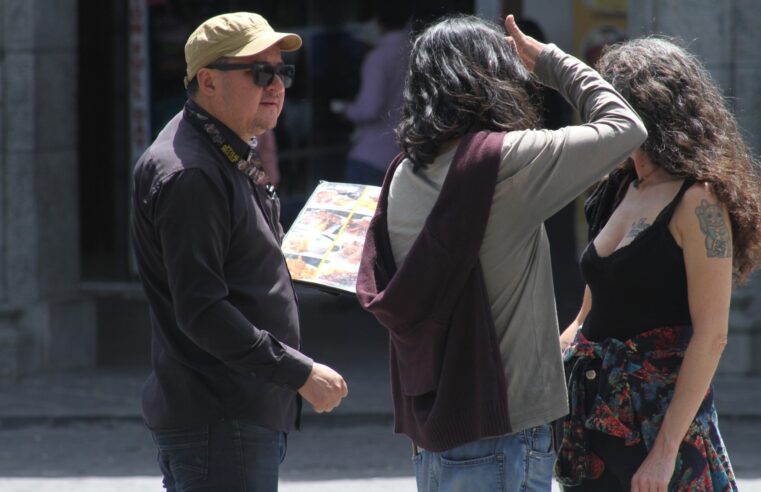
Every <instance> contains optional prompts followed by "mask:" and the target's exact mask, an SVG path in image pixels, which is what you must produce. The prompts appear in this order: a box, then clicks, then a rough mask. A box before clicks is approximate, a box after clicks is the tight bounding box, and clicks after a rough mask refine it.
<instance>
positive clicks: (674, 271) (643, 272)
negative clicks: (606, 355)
mask: <svg viewBox="0 0 761 492" xmlns="http://www.w3.org/2000/svg"><path fill="white" fill-rule="evenodd" d="M692 183H693V182H692V181H691V180H685V182H684V183H683V184H682V186H681V188H680V189H679V192H678V193H677V194H676V197H674V199H673V200H672V201H671V203H669V204H668V205H666V207H665V208H664V209H663V210H661V212H660V213H659V214H658V216H657V217H656V218H655V220H654V221H653V224H652V225H651V226H650V227H648V228H647V229H645V230H644V231H642V232H641V233H640V234H639V235H638V236H637V237H636V238H634V240H633V241H632V242H631V243H629V244H627V245H626V246H623V247H622V248H619V249H617V250H616V251H614V252H613V253H611V254H610V255H608V256H605V257H600V255H598V254H597V249H596V248H595V245H594V242H593V241H590V242H589V244H588V245H587V247H586V249H585V250H584V253H583V254H582V256H581V274H582V276H583V277H584V280H585V281H586V283H587V285H588V286H589V289H590V291H591V292H592V309H591V310H590V312H589V314H588V315H587V318H586V320H585V321H584V326H583V327H582V333H583V334H584V336H586V337H587V338H588V339H589V340H591V341H595V342H601V341H603V340H605V339H606V338H617V339H619V340H628V339H629V338H631V337H633V336H636V335H638V334H640V333H642V332H645V331H647V330H649V329H651V328H656V327H660V326H669V325H690V324H692V323H691V318H690V309H689V304H688V300H687V273H686V271H685V267H684V256H683V254H682V248H680V247H679V245H678V244H677V243H676V241H675V240H674V237H673V236H672V235H671V231H669V228H668V226H669V222H670V221H671V217H672V216H673V215H674V210H675V209H676V206H677V205H678V204H679V201H680V200H681V199H682V196H684V192H685V191H687V189H688V188H689V187H690V185H691V184H692Z"/></svg>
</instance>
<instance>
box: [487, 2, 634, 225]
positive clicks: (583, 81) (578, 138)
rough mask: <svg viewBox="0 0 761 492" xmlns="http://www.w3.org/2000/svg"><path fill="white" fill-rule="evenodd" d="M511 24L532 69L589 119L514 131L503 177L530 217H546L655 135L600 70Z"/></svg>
mask: <svg viewBox="0 0 761 492" xmlns="http://www.w3.org/2000/svg"><path fill="white" fill-rule="evenodd" d="M505 26H506V28H507V30H508V33H509V34H510V37H509V38H508V42H514V43H515V46H516V49H517V50H518V53H519V55H520V56H521V59H522V60H523V61H524V64H525V65H526V67H527V68H529V69H532V70H533V72H534V74H535V76H536V78H537V80H538V81H539V82H541V83H542V84H544V85H547V86H549V87H551V88H553V89H555V90H557V91H558V92H560V94H561V95H562V96H563V97H564V98H565V99H566V100H567V101H568V102H569V103H570V104H571V106H573V107H574V109H576V110H577V111H578V112H579V114H580V116H581V119H582V121H583V122H584V123H583V124H581V125H576V126H568V127H565V128H561V129H560V130H555V131H549V130H526V131H516V132H510V133H508V134H507V136H506V138H505V143H504V147H503V162H502V166H501V167H500V172H499V177H498V179H499V180H500V181H502V180H510V181H511V182H512V187H511V192H513V193H515V196H516V200H520V203H523V204H524V205H528V206H525V207H524V209H523V210H522V212H523V213H525V214H526V219H527V220H525V221H524V223H526V224H529V225H533V224H537V223H539V222H542V221H544V220H545V219H547V218H548V217H550V216H551V215H552V214H553V213H555V212H556V211H558V210H559V209H560V208H562V207H563V206H564V205H565V204H566V203H568V202H570V201H571V200H573V199H574V198H575V197H576V196H578V195H579V194H580V193H582V192H583V191H584V190H585V189H586V188H587V187H589V186H590V185H591V184H593V183H594V182H595V181H597V180H598V179H600V178H601V177H602V176H603V175H604V174H606V173H608V172H609V171H611V170H612V169H613V168H614V167H615V166H616V165H618V164H620V163H621V162H623V161H624V160H625V159H626V158H627V157H628V156H629V155H630V154H631V153H632V152H633V151H634V150H635V149H637V148H638V147H639V146H640V145H641V144H642V143H643V142H644V141H645V139H646V138H647V131H646V130H645V127H644V125H643V123H642V121H641V120H640V118H639V117H638V116H637V114H636V113H635V112H634V110H633V109H632V108H631V107H630V106H629V104H628V103H627V102H626V101H625V100H624V98H623V97H622V96H621V95H620V94H618V92H616V91H615V89H613V87H611V85H610V84H608V83H607V82H606V81H605V80H603V79H602V77H601V76H600V75H599V74H598V73H597V72H596V71H594V70H593V69H591V68H590V67H588V66H587V65H585V64H584V63H582V62H581V61H579V60H577V59H576V58H574V57H572V56H570V55H568V54H566V53H564V52H563V51H561V50H560V49H559V48H558V47H556V46H554V45H552V44H549V45H543V44H542V43H538V42H537V41H536V40H533V39H532V38H529V37H527V36H524V35H522V34H521V33H520V31H519V30H518V29H517V27H515V26H514V22H513V20H512V16H508V18H507V20H506V21H505Z"/></svg>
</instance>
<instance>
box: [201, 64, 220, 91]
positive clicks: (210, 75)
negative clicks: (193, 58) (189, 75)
mask: <svg viewBox="0 0 761 492" xmlns="http://www.w3.org/2000/svg"><path fill="white" fill-rule="evenodd" d="M196 79H197V80H198V92H200V93H201V94H205V95H207V96H210V95H212V94H214V92H215V91H216V84H217V79H216V77H215V74H214V72H213V71H211V70H209V69H208V68H202V69H200V70H198V73H197V74H196Z"/></svg>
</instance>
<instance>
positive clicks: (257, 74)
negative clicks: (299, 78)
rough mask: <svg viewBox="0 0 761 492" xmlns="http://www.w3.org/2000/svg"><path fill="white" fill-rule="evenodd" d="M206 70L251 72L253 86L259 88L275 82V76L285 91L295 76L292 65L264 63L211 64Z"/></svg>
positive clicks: (294, 68)
mask: <svg viewBox="0 0 761 492" xmlns="http://www.w3.org/2000/svg"><path fill="white" fill-rule="evenodd" d="M206 68H213V69H214V70H222V71H224V72H227V71H230V70H251V74H252V75H253V79H254V84H256V85H258V86H259V87H267V86H268V85H270V84H271V83H272V82H274V81H275V75H277V76H278V77H280V80H282V81H283V86H284V87H285V88H286V89H287V88H289V87H290V86H291V84H293V77H294V76H295V75H296V67H294V66H293V65H278V66H275V65H270V64H269V63H264V62H256V63H212V64H211V65H206Z"/></svg>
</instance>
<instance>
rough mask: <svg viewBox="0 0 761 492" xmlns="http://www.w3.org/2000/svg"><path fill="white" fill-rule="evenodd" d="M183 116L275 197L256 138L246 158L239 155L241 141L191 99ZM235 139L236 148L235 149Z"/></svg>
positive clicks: (251, 143) (244, 172) (232, 161)
mask: <svg viewBox="0 0 761 492" xmlns="http://www.w3.org/2000/svg"><path fill="white" fill-rule="evenodd" d="M184 114H185V116H186V117H187V118H188V119H189V120H190V121H191V122H192V123H193V124H195V125H196V126H198V127H199V128H201V129H202V130H203V131H204V132H205V133H206V135H208V137H209V138H210V139H211V141H212V143H213V144H214V145H215V146H216V147H217V148H218V149H219V150H220V151H221V152H222V154H223V155H224V156H225V157H226V158H227V160H228V161H229V162H230V164H232V165H233V166H235V167H236V168H238V170H239V171H241V172H242V173H243V174H245V175H246V176H248V177H249V178H250V179H251V180H252V181H253V182H254V183H256V184H257V185H259V186H262V187H263V188H264V190H265V191H266V192H267V195H268V196H269V198H272V199H274V198H275V197H276V193H275V187H274V186H273V185H272V183H270V182H269V177H268V176H267V173H266V172H264V168H263V167H262V160H261V158H260V157H259V152H258V151H257V150H256V146H257V140H256V137H254V138H253V139H252V140H251V142H250V143H249V144H248V148H247V149H246V150H245V152H246V158H245V159H244V158H243V157H241V153H243V152H241V151H243V149H242V147H243V145H244V143H243V141H242V140H240V138H239V137H238V136H237V135H234V134H233V133H232V132H231V131H230V130H229V129H228V128H227V127H225V126H224V125H223V124H222V123H220V122H218V121H217V120H216V119H214V118H213V117H212V116H210V115H209V114H207V113H206V112H205V111H204V110H203V109H202V108H201V107H200V106H198V105H197V104H196V103H194V102H193V101H191V100H188V101H187V102H186V103H185V109H184ZM236 140H237V143H238V145H237V147H238V148H239V149H238V150H236V149H235V146H236V145H235V144H236Z"/></svg>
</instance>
